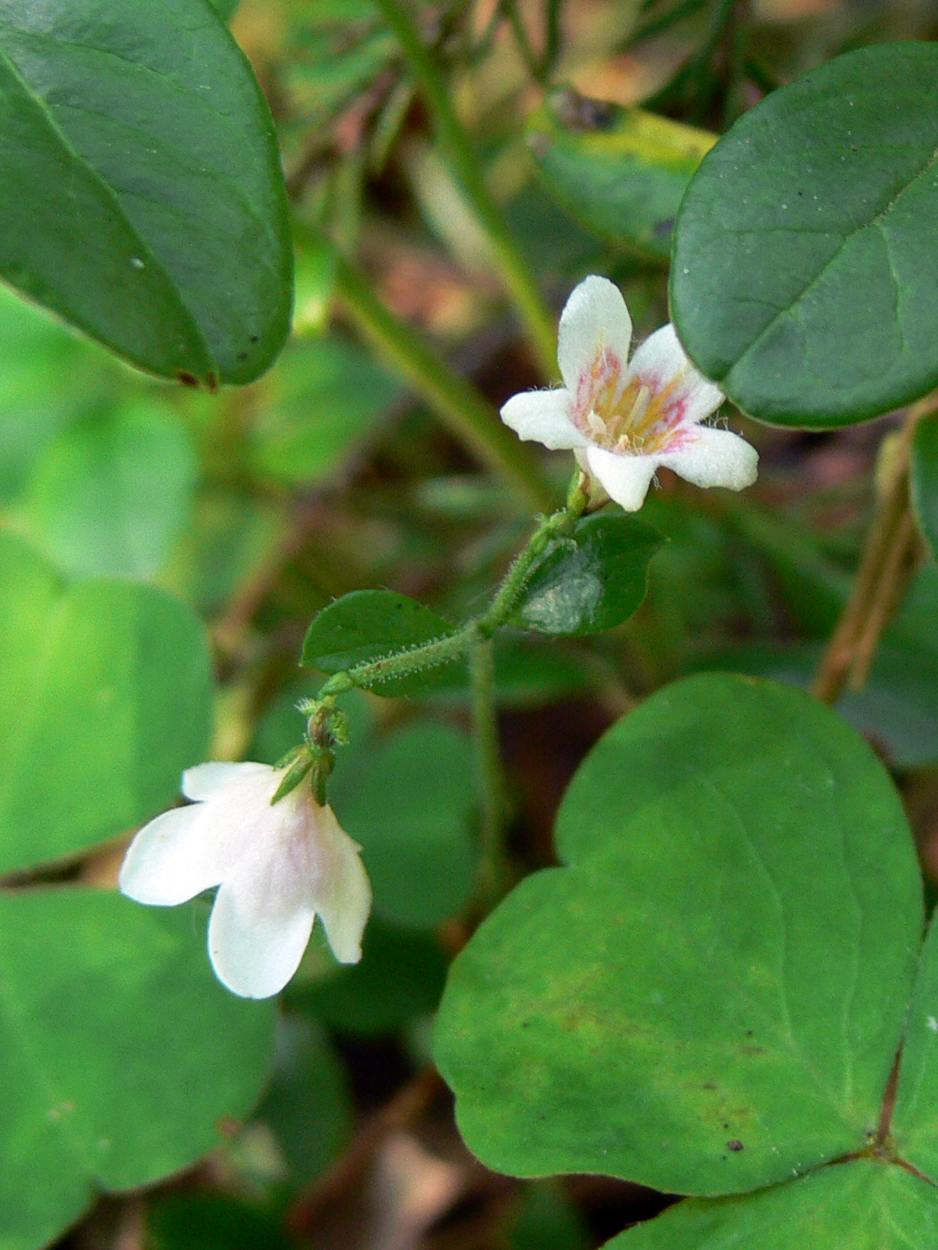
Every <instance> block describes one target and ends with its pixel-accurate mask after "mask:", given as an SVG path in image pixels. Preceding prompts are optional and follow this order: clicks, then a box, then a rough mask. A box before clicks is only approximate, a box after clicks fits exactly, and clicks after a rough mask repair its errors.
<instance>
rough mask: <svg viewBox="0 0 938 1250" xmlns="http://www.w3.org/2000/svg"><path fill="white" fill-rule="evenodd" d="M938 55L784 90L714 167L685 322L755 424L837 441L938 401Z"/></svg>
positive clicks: (691, 245)
mask: <svg viewBox="0 0 938 1250" xmlns="http://www.w3.org/2000/svg"><path fill="white" fill-rule="evenodd" d="M935 101H938V44H934V43H904V44H891V45H890V44H885V45H879V46H876V47H870V48H863V49H861V50H860V51H858V52H850V53H847V54H846V55H845V56H841V57H838V58H837V59H836V60H834V61H831V62H829V63H828V64H826V65H822V66H821V67H820V68H819V69H816V70H813V71H812V72H811V73H810V74H806V75H805V76H804V77H803V78H800V79H798V80H797V81H796V82H793V83H791V84H789V85H788V86H786V87H782V88H781V89H780V90H778V91H773V92H772V93H771V95H769V96H768V97H767V98H766V99H765V100H764V101H763V102H762V103H761V104H759V105H757V106H756V108H754V109H752V110H750V112H748V113H746V114H744V115H743V117H741V118H740V120H739V121H738V122H737V123H736V124H735V125H734V126H733V128H732V129H731V130H730V131H729V133H728V134H727V135H726V136H725V137H724V138H723V139H722V140H721V141H720V143H718V144H717V146H716V147H715V148H714V149H713V151H712V152H711V153H710V154H709V155H708V156H707V157H706V158H705V160H704V162H703V164H702V165H701V167H700V170H699V172H698V173H697V174H696V176H695V177H694V179H693V181H692V182H691V184H690V187H689V188H688V191H687V195H686V196H685V197H684V202H683V205H682V207H681V212H680V214H679V216H678V223H677V229H676V234H675V249H674V264H673V267H672V270H671V308H672V314H673V317H674V322H675V324H676V326H677V329H678V332H679V334H680V336H681V340H682V342H683V343H684V346H685V347H686V349H687V351H688V353H689V354H690V356H691V358H692V359H693V361H694V362H695V364H697V365H698V366H699V367H700V369H701V370H702V371H703V372H704V373H705V374H706V375H707V376H708V377H710V378H713V379H715V380H716V381H717V382H719V384H720V386H721V387H722V388H723V389H724V390H725V391H726V393H727V394H728V395H729V397H730V398H731V399H732V400H733V401H734V402H735V403H737V404H738V405H739V406H740V407H741V408H742V409H744V410H745V411H746V412H748V413H750V414H751V415H752V416H754V417H759V418H761V419H762V420H765V421H771V422H775V423H777V424H780V425H808V426H815V427H818V426H820V427H824V426H836V425H845V424H850V423H852V422H855V421H862V420H865V419H867V418H869V417H875V416H878V415H879V414H880V413H883V412H888V411H889V410H890V409H892V408H897V407H899V406H900V405H902V404H905V403H908V402H909V401H910V400H913V399H916V398H918V397H919V396H920V395H923V394H925V393H926V392H927V391H930V390H931V389H932V388H933V387H935V386H936V385H938V345H936V341H935V334H934V328H935V324H936V322H938V253H936V250H935V247H934V231H933V222H934V220H935V216H936V213H938V182H936V179H935V177H934V168H933V166H934V154H935V149H936V147H938V111H936V109H935V108H934V107H932V104H933V103H934V102H935Z"/></svg>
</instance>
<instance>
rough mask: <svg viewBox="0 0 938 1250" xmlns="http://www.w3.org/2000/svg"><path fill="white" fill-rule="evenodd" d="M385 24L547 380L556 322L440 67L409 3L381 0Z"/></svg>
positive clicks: (551, 370) (552, 364)
mask: <svg viewBox="0 0 938 1250" xmlns="http://www.w3.org/2000/svg"><path fill="white" fill-rule="evenodd" d="M378 7H379V8H380V10H381V12H382V14H383V16H384V19H385V21H386V22H387V23H388V25H389V26H390V27H391V29H392V30H393V31H394V33H395V35H397V38H398V39H399V40H400V43H401V46H402V48H403V49H404V55H405V56H406V57H407V61H408V64H409V66H410V69H411V72H412V73H413V75H414V78H415V79H416V80H417V84H418V87H419V89H420V92H421V94H422V96H423V98H424V101H425V102H426V105H427V108H428V109H429V110H430V114H431V116H432V118H433V123H434V127H435V130H436V135H437V139H438V140H439V143H440V147H441V148H442V151H443V154H444V157H445V159H446V161H447V164H448V165H449V166H450V168H451V170H452V171H453V173H454V175H455V176H456V178H457V180H458V181H459V184H460V186H461V187H462V190H463V193H464V194H465V196H466V198H467V200H468V202H469V204H470V206H471V207H472V209H473V210H474V212H475V215H476V217H477V219H478V221H479V224H480V225H481V227H482V229H483V230H484V231H485V234H486V237H487V238H488V241H489V246H490V247H491V249H492V253H493V255H494V258H495V260H496V262H497V266H498V272H499V274H500V276H501V279H502V282H503V283H504V286H505V289H506V291H507V292H508V294H509V295H510V297H511V299H512V301H513V303H514V305H515V308H516V310H517V312H518V316H519V317H520V319H521V323H522V325H523V326H524V330H525V335H526V337H527V339H528V341H529V343H530V345H531V349H532V351H533V352H534V355H535V358H536V359H537V362H538V365H539V366H540V369H541V371H542V372H543V374H544V376H545V378H550V377H553V376H554V375H555V374H556V370H557V334H556V330H555V326H554V322H555V318H554V317H553V315H552V313H551V311H550V309H549V308H548V307H547V305H546V304H545V302H544V299H543V297H542V296H541V292H540V289H539V288H538V285H537V282H536V280H535V278H534V274H533V273H532V272H531V269H530V267H529V266H528V263H527V261H526V260H525V258H524V256H523V255H522V254H521V252H520V250H519V248H518V245H517V244H516V242H515V240H514V238H513V236H512V234H511V231H510V230H509V229H508V226H507V224H506V222H505V218H504V216H503V214H502V211H501V209H500V207H499V206H498V204H497V203H496V201H495V200H494V198H493V197H492V195H491V193H490V192H489V189H488V186H487V185H486V181H485V175H484V172H483V168H482V164H481V161H480V160H479V157H478V156H477V154H476V152H475V150H474V148H473V146H472V144H471V143H470V141H469V137H468V135H467V134H466V132H465V129H464V128H463V126H462V123H461V122H460V121H459V118H458V117H457V116H456V111H455V109H454V108H453V103H452V100H451V99H450V92H449V87H448V85H447V83H446V80H445V78H444V77H443V74H442V72H441V70H440V66H439V63H438V62H437V60H436V58H435V57H434V56H433V54H432V53H431V52H430V50H429V49H428V48H427V47H426V45H425V44H424V42H423V39H422V37H421V35H420V32H419V31H418V29H417V27H416V25H415V23H414V20H413V17H412V15H411V13H410V11H409V8H408V5H407V0H378Z"/></svg>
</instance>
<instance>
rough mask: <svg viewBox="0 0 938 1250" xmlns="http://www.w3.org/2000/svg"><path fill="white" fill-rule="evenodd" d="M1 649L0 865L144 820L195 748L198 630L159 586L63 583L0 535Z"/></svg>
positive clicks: (199, 724) (205, 673)
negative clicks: (157, 587)
mask: <svg viewBox="0 0 938 1250" xmlns="http://www.w3.org/2000/svg"><path fill="white" fill-rule="evenodd" d="M0 654H2V655H3V665H2V666H0V872H10V871H12V870H13V869H17V868H27V867H29V866H30V865H32V864H36V863H42V862H44V861H47V860H55V859H59V858H61V857H62V856H67V855H74V854H76V853H77V852H79V851H83V850H85V849H86V848H88V847H90V846H92V845H94V843H96V842H99V841H101V840H102V839H104V838H111V837H114V836H115V835H116V834H118V833H120V832H122V831H123V830H125V829H128V828H130V827H132V826H133V825H136V824H140V823H142V822H143V821H144V820H146V819H147V818H149V817H150V816H153V815H155V814H156V813H157V812H158V811H159V810H160V808H162V807H166V806H167V805H168V804H170V803H171V802H172V801H173V800H174V799H175V797H176V796H177V794H178V791H179V776H180V773H181V772H182V770H183V769H184V768H186V767H188V766H189V765H190V764H193V763H195V762H197V761H199V760H201V759H204V758H205V754H206V750H207V746H208V735H209V729H210V724H211V713H212V706H211V694H212V681H211V668H210V659H209V653H208V645H207V641H206V637H205V632H204V630H203V628H202V626H201V624H200V623H199V621H198V619H197V618H196V617H195V615H194V614H193V613H192V611H191V610H190V609H189V608H188V607H186V605H185V604H184V603H182V602H181V600H178V599H176V598H174V597H173V596H171V595H169V594H167V593H166V592H165V591H162V590H157V589H156V588H154V587H150V586H140V585H133V584H132V583H128V582H119V581H103V580H102V581H82V582H77V583H75V584H74V585H71V586H70V585H69V584H68V583H67V582H65V581H64V580H63V578H62V577H61V576H60V575H59V574H58V573H57V572H55V571H54V570H53V569H52V567H51V566H50V565H48V564H46V563H45V562H44V561H43V560H42V559H40V558H39V557H38V556H37V555H36V554H35V553H34V552H33V551H32V550H31V548H29V547H27V546H26V545H25V544H23V543H21V542H19V541H18V540H15V539H13V538H10V537H3V536H0Z"/></svg>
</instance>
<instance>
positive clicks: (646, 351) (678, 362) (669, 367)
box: [629, 324, 725, 425]
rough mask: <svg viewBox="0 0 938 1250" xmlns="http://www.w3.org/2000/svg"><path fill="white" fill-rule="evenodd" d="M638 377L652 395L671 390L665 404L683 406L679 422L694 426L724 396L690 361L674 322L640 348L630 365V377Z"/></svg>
mask: <svg viewBox="0 0 938 1250" xmlns="http://www.w3.org/2000/svg"><path fill="white" fill-rule="evenodd" d="M635 377H637V378H638V379H639V380H640V382H641V384H642V385H643V386H647V387H648V388H649V389H650V391H651V393H652V395H658V394H660V393H661V392H662V391H664V390H666V389H668V388H671V389H668V396H667V399H666V401H665V402H666V407H667V408H668V409H669V410H670V411H674V409H675V408H676V407H677V406H678V405H680V407H681V413H680V420H679V422H678V423H679V424H680V425H695V424H696V423H697V422H698V421H702V420H703V419H704V417H709V416H710V414H711V413H712V412H716V410H717V409H718V408H719V406H720V404H722V403H723V400H724V399H725V396H724V394H723V392H722V391H721V390H720V388H719V387H718V386H717V385H716V383H714V382H710V381H709V380H708V379H707V378H705V377H704V376H703V374H702V373H701V372H700V371H699V370H698V369H696V368H695V367H694V365H692V364H691V362H690V360H688V358H687V353H686V352H685V351H684V348H683V347H682V346H681V342H680V339H679V338H678V337H677V331H676V330H675V329H674V326H673V325H670V324H669V325H666V326H662V327H661V329H660V330H656V331H655V332H654V334H652V335H650V336H649V337H648V338H647V339H646V340H645V342H644V343H643V344H642V345H641V347H639V348H638V350H637V351H636V353H635V355H634V356H633V357H632V363H631V364H630V365H629V378H630V379H631V378H635Z"/></svg>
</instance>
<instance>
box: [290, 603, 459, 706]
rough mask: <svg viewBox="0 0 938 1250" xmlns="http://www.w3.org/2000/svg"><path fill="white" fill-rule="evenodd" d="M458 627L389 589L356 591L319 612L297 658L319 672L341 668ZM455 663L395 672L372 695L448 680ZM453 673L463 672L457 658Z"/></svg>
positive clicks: (437, 637) (408, 691)
mask: <svg viewBox="0 0 938 1250" xmlns="http://www.w3.org/2000/svg"><path fill="white" fill-rule="evenodd" d="M455 632H456V627H455V626H454V625H450V623H449V622H448V621H444V620H443V618H442V617H441V616H437V615H436V613H435V612H431V611H430V609H429V608H426V607H424V606H423V604H422V603H418V602H417V600H416V599H409V598H408V597H407V595H399V594H396V593H395V592H394V591H391V590H354V591H352V593H351V594H349V595H343V596H342V598H341V599H337V600H336V601H335V603H330V604H329V606H328V607H327V608H323V610H322V611H321V612H320V613H319V615H318V616H317V617H316V618H315V619H314V621H313V623H312V625H310V627H309V633H308V634H307V635H306V641H305V643H304V644H303V656H302V659H301V660H300V663H301V664H303V665H304V667H306V668H318V669H319V670H320V671H321V672H323V673H342V672H345V671H346V669H350V668H353V667H354V666H355V665H356V664H367V663H372V662H373V661H374V660H380V659H383V658H384V657H385V656H388V655H391V654H392V653H394V652H397V651H404V650H408V649H410V648H412V647H418V646H421V645H423V644H424V643H428V642H437V641H439V640H441V639H443V638H448V637H449V636H450V635H451V634H454V633H455ZM452 668H453V665H452V663H451V664H448V665H446V666H445V667H443V668H436V669H429V670H427V671H425V672H422V673H414V674H412V675H410V676H408V677H393V678H389V679H388V680H386V681H382V682H380V683H378V684H376V685H375V687H374V692H375V694H381V695H386V696H387V697H388V698H397V697H398V696H400V695H405V694H417V693H420V692H422V691H424V690H428V689H434V688H435V687H438V686H441V685H443V686H446V685H450V684H451V683H452V682H453V680H454V677H453V673H452V671H450V670H452ZM457 672H459V673H464V672H465V662H464V661H462V660H460V661H458V669H457Z"/></svg>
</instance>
